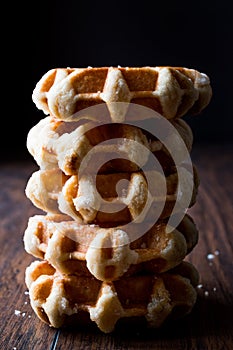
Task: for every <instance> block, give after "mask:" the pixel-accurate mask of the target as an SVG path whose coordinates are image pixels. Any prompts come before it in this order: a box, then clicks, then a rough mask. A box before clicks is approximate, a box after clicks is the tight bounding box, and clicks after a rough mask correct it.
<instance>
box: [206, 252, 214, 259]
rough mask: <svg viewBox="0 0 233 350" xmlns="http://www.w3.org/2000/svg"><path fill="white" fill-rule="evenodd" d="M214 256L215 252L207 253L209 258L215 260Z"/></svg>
mask: <svg viewBox="0 0 233 350" xmlns="http://www.w3.org/2000/svg"><path fill="white" fill-rule="evenodd" d="M214 258H215V256H214V254H211V253H210V254H208V255H207V259H208V260H213V259H214Z"/></svg>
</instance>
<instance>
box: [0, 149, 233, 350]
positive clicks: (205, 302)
mask: <svg viewBox="0 0 233 350" xmlns="http://www.w3.org/2000/svg"><path fill="white" fill-rule="evenodd" d="M192 159H193V161H194V163H195V164H196V166H197V169H198V171H199V176H200V179H201V184H200V188H199V194H198V198H197V202H196V204H195V206H194V207H193V208H192V209H191V210H190V211H189V213H190V214H191V215H192V216H193V218H194V220H195V221H196V224H197V226H198V228H199V242H198V244H197V246H196V247H195V248H194V250H193V251H192V253H191V254H190V255H189V256H188V260H190V261H191V262H192V263H193V264H194V265H195V266H196V267H197V269H198V271H199V273H200V278H201V281H200V283H201V284H202V288H200V289H198V300H197V303H196V305H195V307H194V309H193V312H192V313H191V314H190V315H189V316H187V317H186V318H185V319H183V320H180V321H179V322H173V323H172V324H167V325H164V326H163V327H162V328H161V329H158V330H145V329H140V330H139V329H128V328H125V329H118V328H117V329H116V331H115V332H113V333H112V334H107V335H106V334H102V333H101V332H100V331H98V330H97V329H96V328H95V327H93V328H92V327H90V328H88V329H77V330H75V331H74V330H56V329H53V328H50V327H49V326H47V325H46V324H44V323H42V322H41V321H40V320H39V319H38V318H37V317H36V316H35V314H34V313H33V311H32V309H31V307H30V304H29V298H28V295H27V289H26V286H25V283H24V272H25V268H26V267H27V266H28V265H29V264H30V262H31V261H33V260H34V258H33V257H31V256H29V255H28V254H27V253H26V252H25V251H24V247H23V241H22V237H23V233H24V230H25V228H26V225H27V221H28V218H29V217H30V216H31V215H34V214H36V213H40V211H39V210H38V209H36V208H35V207H33V205H32V204H31V203H30V202H29V200H28V199H27V198H26V197H25V195H24V189H25V185H26V182H27V180H28V178H29V176H30V175H31V173H32V172H33V171H35V170H37V169H38V168H37V166H36V165H35V163H34V161H33V160H32V161H27V162H18V163H17V162H16V163H4V164H1V168H0V213H1V221H0V249H1V253H0V308H1V309H0V349H1V350H13V349H16V350H35V349H36V350H47V349H50V350H52V349H56V350H58V349H59V350H61V349H62V350H63V349H65V350H71V349H93V350H94V349H104V350H105V349H111V350H113V349H117V350H121V349H124V350H129V349H132V350H133V349H134V350H136V349H156V350H160V349H161V350H162V349H163V350H164V349H168V350H171V349H182V350H184V349H187V350H196V349H200V350H205V349H209V350H217V349H219V350H220V349H222V350H232V349H233V336H232V334H233V316H232V315H233V297H232V296H233V295H232V293H233V266H232V259H233V255H232V245H233V146H230V145H226V146H223V145H222V146H207V145H202V146H195V145H194V148H193V151H192ZM209 253H212V254H214V259H213V260H208V258H207V256H208V254H209ZM17 310H18V311H19V312H18V314H17Z"/></svg>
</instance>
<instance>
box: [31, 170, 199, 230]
mask: <svg viewBox="0 0 233 350" xmlns="http://www.w3.org/2000/svg"><path fill="white" fill-rule="evenodd" d="M192 170H193V171H190V169H186V168H185V167H184V166H183V167H180V168H179V176H178V173H177V171H176V168H174V169H173V171H171V169H170V171H171V173H170V174H168V175H167V176H164V174H163V173H162V174H161V173H160V172H158V171H153V170H151V171H147V172H133V173H111V174H97V175H95V176H92V175H91V174H88V175H87V174H84V175H82V176H81V177H79V176H78V175H72V176H65V175H64V174H63V173H62V172H61V171H60V169H57V168H55V169H49V170H44V171H43V170H38V171H35V172H34V173H33V174H32V175H31V176H30V178H29V180H28V182H27V185H26V189H25V193H26V196H27V197H28V198H29V199H30V200H31V201H32V203H33V204H34V205H35V206H36V207H38V208H40V209H42V210H43V211H45V212H49V213H55V214H59V213H63V214H67V215H69V216H70V217H71V218H73V219H74V220H77V221H78V222H79V223H97V224H100V225H101V224H104V223H108V222H111V223H115V226H116V224H118V223H120V222H122V223H123V222H124V223H125V222H132V221H137V222H142V221H143V220H145V219H146V220H149V221H156V217H157V218H160V219H162V218H166V217H168V216H169V215H171V213H172V212H173V209H174V205H175V204H177V203H178V205H177V207H176V209H175V210H174V211H176V212H177V211H185V210H186V209H187V208H189V207H192V206H193V205H194V203H195V201H196V196H197V191H198V186H199V177H198V174H197V171H196V168H195V167H193V169H192ZM178 184H179V186H178ZM190 189H192V193H191V194H190V200H189V201H188V202H186V195H187V194H188V193H189V192H188V191H190Z"/></svg>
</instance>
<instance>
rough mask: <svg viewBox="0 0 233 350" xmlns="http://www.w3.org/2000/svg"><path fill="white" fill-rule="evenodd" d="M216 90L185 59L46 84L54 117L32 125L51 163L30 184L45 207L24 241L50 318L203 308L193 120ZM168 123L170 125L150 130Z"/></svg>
mask: <svg viewBox="0 0 233 350" xmlns="http://www.w3.org/2000/svg"><path fill="white" fill-rule="evenodd" d="M211 93H212V92H211V87H210V83H209V79H208V77H207V76H206V75H205V74H202V73H200V72H198V71H196V70H193V69H187V68H179V67H141V68H128V67H127V68H122V67H102V68H92V67H88V68H85V69H71V68H67V69H52V70H50V71H48V72H47V73H46V74H45V75H44V76H43V77H42V78H41V80H40V81H39V82H38V83H37V85H36V87H35V89H34V91H33V101H34V103H35V104H36V106H37V108H38V109H41V110H42V111H43V112H44V113H45V115H46V116H45V117H44V118H43V119H41V120H40V121H39V122H38V124H37V125H35V126H34V127H32V129H31V130H30V131H29V133H28V138H27V147H28V150H29V152H30V154H31V155H32V156H33V157H34V159H35V161H36V162H37V164H38V166H39V170H38V171H35V172H34V173H33V174H32V175H31V177H30V178H29V180H28V182H27V185H26V190H25V192H26V196H27V197H28V198H29V199H30V200H31V201H32V203H33V204H34V205H35V206H36V207H37V208H40V209H41V210H42V211H43V212H44V215H39V214H38V215H34V216H33V217H30V218H29V220H28V225H27V228H26V230H25V233H24V246H25V250H26V251H27V252H28V253H29V254H31V255H33V256H34V257H36V258H37V259H38V260H36V261H34V262H32V263H31V265H30V266H29V267H27V269H26V273H25V275H26V277H25V279H26V285H27V287H28V289H29V295H30V302H31V306H32V308H33V310H34V311H35V313H36V314H37V316H38V317H39V318H40V319H41V320H42V321H44V322H46V323H48V324H49V325H51V326H53V327H62V326H67V325H71V324H72V325H75V326H78V325H84V324H87V323H90V322H91V323H96V325H97V326H98V328H99V329H100V330H101V331H103V332H105V333H108V332H111V331H113V330H114V329H115V326H116V324H118V323H121V322H122V321H123V320H124V321H126V320H127V322H128V324H130V323H131V322H133V320H134V321H135V320H138V321H143V322H145V323H146V325H147V326H149V327H155V328H157V327H160V326H161V325H162V324H163V323H164V321H165V320H166V321H167V320H171V319H177V318H180V317H183V316H184V315H186V314H188V313H190V312H191V310H192V308H193V306H194V304H195V302H196V289H195V288H196V285H197V284H198V279H199V275H198V271H197V270H196V268H195V267H194V266H193V265H192V264H191V263H188V262H187V261H186V260H185V258H186V257H187V255H188V254H189V253H190V252H191V251H192V250H193V248H194V247H195V246H196V244H197V242H198V230H197V228H196V225H195V223H194V221H193V219H192V217H191V216H190V215H189V214H188V208H190V207H191V206H193V205H194V203H195V201H196V196H197V190H198V185H199V179H198V173H197V170H196V168H195V166H194V165H192V166H191V167H190V164H189V163H188V162H187V154H188V155H189V153H190V151H191V148H192V142H193V136H192V131H191V129H190V127H189V126H188V124H187V123H186V122H185V121H184V120H183V119H182V118H181V117H182V116H184V115H185V114H187V113H189V114H198V113H200V112H201V111H202V110H203V109H204V108H205V107H206V106H207V105H208V103H209V101H210V98H211ZM130 110H131V112H130ZM158 116H159V117H158ZM161 120H162V121H166V123H167V124H165V127H164V126H163V127H162V131H161V130H159V126H158V125H159V124H158V123H157V124H156V125H157V127H158V128H157V130H153V128H152V127H150V125H154V124H153V122H154V121H156V122H158V121H159V123H160V122H161ZM168 124H169V125H170V126H171V129H169V128H168V129H169V130H170V131H168V130H166V126H167V125H168ZM146 125H147V126H146ZM148 125H149V127H148ZM145 126H146V127H145ZM171 130H172V131H174V132H171ZM158 135H159V137H158ZM161 135H162V137H160V136H161ZM177 135H178V138H179V139H180V142H178V141H177ZM177 144H179V145H180V144H181V145H182V147H180V146H179V147H178V149H177V148H176V146H177ZM167 145H170V146H169V147H170V148H169V147H167ZM174 149H175V153H174V152H173V153H174V154H171V152H169V151H170V150H172V151H173V150H174ZM186 151H187V152H186ZM173 155H175V157H173ZM174 158H175V160H174ZM153 159H156V160H157V163H153ZM177 163H179V164H177ZM154 164H157V167H154V166H153V165H154ZM158 164H159V165H158ZM178 168H179V171H178V170H177V169H178ZM181 182H182V184H181ZM164 189H165V190H166V193H164ZM190 192H191V194H190V196H189V197H188V199H189V200H188V202H187V200H186V201H185V200H183V197H185V194H186V193H190ZM177 203H178V204H179V205H177ZM180 203H181V204H180ZM171 218H176V220H173V221H171V220H170V219H171ZM177 218H178V219H177ZM172 223H173V224H174V223H176V224H174V225H173V226H172Z"/></svg>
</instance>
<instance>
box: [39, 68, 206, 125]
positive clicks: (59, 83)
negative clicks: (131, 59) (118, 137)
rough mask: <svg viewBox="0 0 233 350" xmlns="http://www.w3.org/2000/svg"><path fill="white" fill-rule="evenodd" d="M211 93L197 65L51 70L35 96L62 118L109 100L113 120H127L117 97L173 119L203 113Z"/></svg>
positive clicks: (42, 106) (46, 110)
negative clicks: (117, 103)
mask: <svg viewBox="0 0 233 350" xmlns="http://www.w3.org/2000/svg"><path fill="white" fill-rule="evenodd" d="M211 95H212V90H211V87H210V81H209V78H208V77H207V75H206V74H203V73H200V72H198V71H197V70H195V69H188V68H183V67H169V66H167V67H166V66H165V67H124V68H121V67H97V68H91V67H90V68H57V69H51V70H49V71H48V72H47V73H45V74H44V75H43V76H42V78H41V79H40V80H39V82H38V83H37V85H36V87H35V89H34V91H33V95H32V99H33V101H34V103H35V104H36V106H37V108H38V109H41V110H43V112H44V113H45V114H50V115H52V116H54V117H56V118H58V119H62V120H68V119H69V120H71V119H73V120H78V119H79V118H81V117H83V114H80V113H76V112H78V111H80V110H83V109H85V108H87V107H90V106H93V105H96V104H100V103H106V104H107V105H108V108H109V111H110V116H111V120H112V121H113V122H122V121H123V120H124V117H125V112H126V111H125V108H120V107H119V105H118V106H115V104H114V103H115V102H124V103H129V102H130V103H135V104H139V105H143V106H146V107H148V108H150V109H153V110H155V111H157V112H158V113H160V114H162V115H163V116H164V117H165V118H167V119H172V118H175V117H181V116H183V115H185V114H187V113H188V112H189V113H194V114H197V113H200V112H201V111H202V110H203V109H204V108H205V107H206V106H207V105H208V103H209V101H210V99H211ZM75 113H76V114H75ZM91 117H92V118H93V115H92V116H91ZM97 118H98V116H97Z"/></svg>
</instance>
